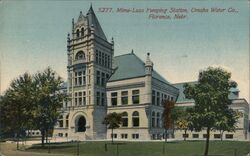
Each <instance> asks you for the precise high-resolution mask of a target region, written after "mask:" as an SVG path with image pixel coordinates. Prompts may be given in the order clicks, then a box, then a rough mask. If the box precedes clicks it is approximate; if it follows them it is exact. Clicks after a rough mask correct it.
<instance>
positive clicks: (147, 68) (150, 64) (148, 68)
mask: <svg viewBox="0 0 250 156" xmlns="http://www.w3.org/2000/svg"><path fill="white" fill-rule="evenodd" d="M153 66H154V64H153V62H152V61H151V60H150V53H147V58H146V62H145V73H146V75H152V71H153Z"/></svg>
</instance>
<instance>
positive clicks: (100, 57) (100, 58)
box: [98, 51, 102, 64]
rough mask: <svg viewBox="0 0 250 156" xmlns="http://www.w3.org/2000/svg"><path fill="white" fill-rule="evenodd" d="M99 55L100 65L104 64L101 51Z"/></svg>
mask: <svg viewBox="0 0 250 156" xmlns="http://www.w3.org/2000/svg"><path fill="white" fill-rule="evenodd" d="M98 53H99V54H98V55H99V61H98V62H99V64H102V53H101V52H100V51H99V52H98Z"/></svg>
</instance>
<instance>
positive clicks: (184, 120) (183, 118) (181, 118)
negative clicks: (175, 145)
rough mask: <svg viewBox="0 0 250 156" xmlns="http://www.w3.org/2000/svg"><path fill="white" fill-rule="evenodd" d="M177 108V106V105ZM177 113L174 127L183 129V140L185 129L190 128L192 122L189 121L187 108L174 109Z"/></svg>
mask: <svg viewBox="0 0 250 156" xmlns="http://www.w3.org/2000/svg"><path fill="white" fill-rule="evenodd" d="M178 108H179V107H178ZM176 113H178V114H177V119H176V127H177V128H178V129H181V130H184V136H183V137H184V141H186V137H187V130H188V129H191V127H192V122H191V121H190V114H189V112H188V110H185V109H183V108H182V109H178V111H176Z"/></svg>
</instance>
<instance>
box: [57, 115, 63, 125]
mask: <svg viewBox="0 0 250 156" xmlns="http://www.w3.org/2000/svg"><path fill="white" fill-rule="evenodd" d="M58 122H59V127H63V116H62V115H60V116H59V118H58Z"/></svg>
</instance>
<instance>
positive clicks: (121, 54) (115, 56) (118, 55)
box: [114, 53, 136, 57]
mask: <svg viewBox="0 0 250 156" xmlns="http://www.w3.org/2000/svg"><path fill="white" fill-rule="evenodd" d="M131 54H134V53H126V54H121V55H117V56H114V57H120V56H125V55H131ZM134 55H135V54H134ZM135 56H136V55H135Z"/></svg>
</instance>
